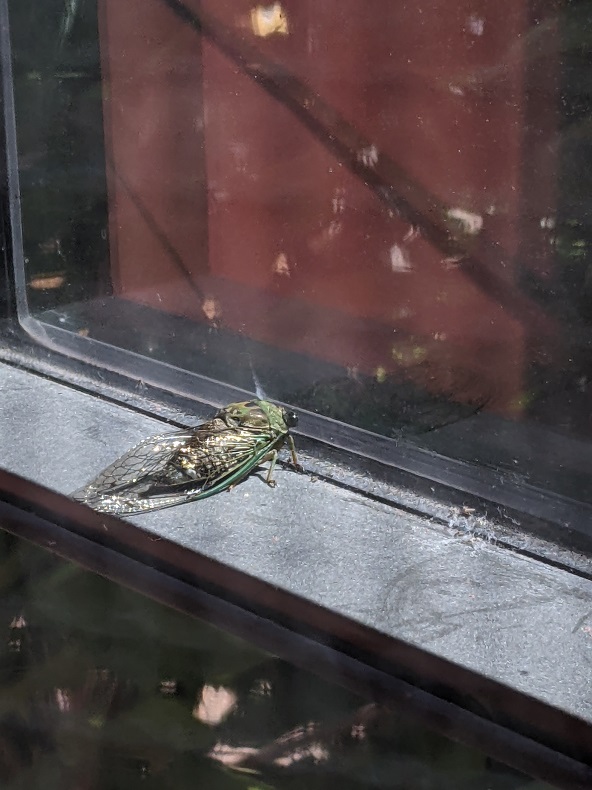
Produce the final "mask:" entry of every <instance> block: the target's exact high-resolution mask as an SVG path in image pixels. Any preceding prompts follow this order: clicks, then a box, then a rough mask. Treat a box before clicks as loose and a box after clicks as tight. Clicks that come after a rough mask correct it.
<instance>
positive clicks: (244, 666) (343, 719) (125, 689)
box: [0, 532, 550, 790]
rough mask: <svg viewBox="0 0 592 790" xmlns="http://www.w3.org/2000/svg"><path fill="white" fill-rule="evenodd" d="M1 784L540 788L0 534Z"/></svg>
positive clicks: (178, 788) (104, 788)
mask: <svg viewBox="0 0 592 790" xmlns="http://www.w3.org/2000/svg"><path fill="white" fill-rule="evenodd" d="M0 591H1V595H0V600H1V601H2V607H1V628H2V629H3V639H2V640H1V643H0V684H1V692H2V693H1V698H2V716H1V718H0V746H1V749H0V779H1V781H2V787H4V788H7V790H8V788H12V789H14V790H16V788H27V790H35V789H36V788H44V790H48V789H49V790H52V789H53V788H56V789H57V788H64V787H84V788H89V790H90V788H97V790H98V789H99V788H100V789H101V790H111V789H112V788H113V790H115V789H116V788H117V790H120V788H124V787H125V788H135V787H142V788H159V790H161V789H162V788H175V790H182V789H183V788H192V789H193V788H196V787H208V788H233V787H237V788H238V787H243V788H253V789H254V788H258V789H259V788H260V789H261V790H263V788H267V790H271V788H278V790H279V789H280V788H292V790H296V788H307V790H309V789H310V788H324V787H334V786H336V784H337V786H339V787H343V788H345V789H346V790H347V789H351V790H355V789H356V788H359V789H360V790H362V788H364V790H366V789H367V788H372V787H373V788H407V787H414V788H418V790H429V789H430V788H434V790H436V789H437V790H445V789H446V788H450V790H452V789H453V788H454V790H463V789H466V790H469V789H471V790H482V788H485V787H487V788H490V790H518V788H521V789H522V790H527V789H528V790H547V789H550V785H547V784H545V783H542V782H538V781H533V780H531V779H529V778H528V777H526V776H524V775H522V774H520V773H518V772H516V771H514V770H512V769H510V768H507V767H504V766H503V765H501V764H500V763H496V762H493V761H492V760H490V759H488V758H487V757H485V756H484V755H483V754H480V753H479V752H476V751H474V750H471V749H468V748H465V747H463V746H460V745H458V744H456V743H453V742H451V741H448V740H447V739H445V738H444V737H442V736H440V735H436V734H434V733H433V732H430V731H429V730H428V729H427V728H424V727H421V726H419V725H417V724H416V723H414V722H412V721H408V720H406V719H404V718H403V717H402V715H400V714H398V713H397V712H396V711H389V710H387V709H386V708H384V707H382V706H380V705H377V704H368V703H367V701H365V700H363V699H361V698H359V697H357V696H356V695H355V694H353V693H351V692H349V691H346V690H345V689H343V688H341V687H340V686H339V685H333V684H330V683H327V682H326V681H324V680H321V679H320V678H318V677H316V676H315V675H313V674H311V673H309V672H305V671H304V670H300V669H298V668H296V667H294V666H292V665H291V664H289V663H287V662H285V661H282V660H280V659H278V658H275V657H274V656H272V655H269V654H267V653H264V652H263V651H261V650H259V649H257V648H254V647H253V646H251V645H249V644H247V643H245V642H243V641H241V640H240V639H238V638H235V637H232V636H229V635H228V634H225V633H224V632H223V631H221V630H220V629H218V628H216V627H214V626H211V625H209V624H205V623H202V622H200V621H197V620H193V619H191V618H190V617H188V616H186V615H183V614H180V613H179V612H176V611H173V610H170V609H166V608H165V607H163V606H161V605H160V604H157V603H154V602H153V601H150V600H147V599H145V598H143V597H142V596H140V595H138V594H137V593H134V592H131V591H130V590H127V589H125V588H122V587H119V586H117V585H116V584H114V583H112V582H109V581H107V580H105V579H104V578H102V577H100V576H95V575H94V574H91V573H89V572H86V571H83V570H81V569H80V568H78V567H77V566H75V565H73V564H71V563H69V562H66V561H64V560H61V559H58V558H56V557H54V556H52V555H49V554H47V553H46V552H44V551H42V550H41V549H39V548H37V547H34V546H32V545H30V544H28V543H25V542H24V541H21V540H19V539H17V538H15V537H13V536H11V535H8V534H6V533H4V532H0Z"/></svg>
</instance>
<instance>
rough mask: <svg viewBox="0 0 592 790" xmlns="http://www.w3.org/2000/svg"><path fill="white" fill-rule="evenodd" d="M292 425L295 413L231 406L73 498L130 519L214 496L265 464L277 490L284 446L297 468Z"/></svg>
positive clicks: (138, 451) (152, 445)
mask: <svg viewBox="0 0 592 790" xmlns="http://www.w3.org/2000/svg"><path fill="white" fill-rule="evenodd" d="M297 422H298V417H297V416H296V414H294V412H292V411H288V410H286V409H283V408H280V407H279V406H274V404H273V403H269V401H265V400H252V401H245V402H243V403H231V404H230V405H229V406H226V407H225V408H223V409H221V410H220V411H219V412H218V413H217V414H216V415H215V416H214V417H213V418H212V419H211V420H209V421H208V422H205V423H203V424H202V425H198V426H197V427H196V428H191V429H188V430H183V431H176V432H174V433H166V434H161V435H159V436H152V437H150V438H149V439H146V440H145V441H143V442H141V443H140V444H139V445H137V447H134V448H133V449H132V450H129V451H128V452H127V453H125V454H124V455H122V456H121V458H118V459H117V461H114V462H113V463H112V464H111V465H110V466H108V467H107V468H106V469H104V470H103V471H102V472H100V473H99V474H98V475H97V477H95V478H94V479H93V480H91V481H90V482H89V483H87V484H86V485H85V486H83V487H82V488H80V489H78V490H77V491H75V492H74V493H73V494H72V495H71V496H72V497H73V498H74V499H77V500H79V501H80V502H84V503H86V504H87V505H89V506H90V507H92V508H94V509H95V510H98V511H99V512H101V513H114V514H116V515H118V516H129V515H133V514H137V513H144V512H146V511H148V510H159V509H161V508H165V507H172V506H173V505H180V504H183V503H184V502H191V501H193V500H196V499H205V498H206V497H209V496H213V495H214V494H217V493H219V492H220V491H224V490H225V489H229V488H231V487H232V486H234V485H235V484H236V483H238V482H239V481H240V480H242V479H243V478H244V477H246V476H247V475H248V474H249V473H250V472H252V471H253V470H254V469H255V468H256V467H257V466H259V465H260V464H263V463H265V462H269V469H268V472H267V478H266V481H267V484H268V485H270V486H275V480H274V479H273V470H274V467H275V463H276V460H277V455H278V450H279V449H280V448H281V447H282V445H284V444H286V443H287V445H288V447H289V449H290V452H291V455H292V463H293V465H294V467H295V468H296V469H300V466H299V464H298V460H297V458H296V448H295V447H294V440H293V438H292V436H291V435H290V428H293V427H294V426H295V425H296V424H297Z"/></svg>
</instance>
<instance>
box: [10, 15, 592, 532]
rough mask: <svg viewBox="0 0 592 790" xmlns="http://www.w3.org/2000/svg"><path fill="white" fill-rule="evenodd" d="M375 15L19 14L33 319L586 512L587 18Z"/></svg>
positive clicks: (460, 473) (93, 344)
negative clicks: (576, 506)
mask: <svg viewBox="0 0 592 790" xmlns="http://www.w3.org/2000/svg"><path fill="white" fill-rule="evenodd" d="M375 5H376V7H374V6H373V7H372V10H370V9H369V7H368V5H367V4H366V3H350V4H349V5H347V7H346V6H344V4H343V3H342V2H333V0H325V1H324V2H322V3H318V2H304V3H303V2H288V1H287V2H284V3H279V2H277V3H275V2H274V3H269V4H256V3H252V2H239V3H220V2H216V3H214V2H211V3H210V2H205V3H201V4H200V5H199V7H198V5H197V4H196V3H192V2H190V0H187V2H184V1H183V0H149V2H145V1H144V0H142V2H140V0H137V1H135V2H126V3H120V2H116V1H115V0H98V2H97V0H80V1H79V2H76V3H66V4H64V3H62V2H61V0H60V1H59V2H58V0H55V2H50V1H49V0H48V1H47V2H43V3H32V2H22V1H21V0H19V2H18V3H17V2H14V3H9V10H10V35H11V52H12V54H11V63H12V75H13V79H14V107H15V120H16V147H15V149H13V151H12V153H13V154H15V153H16V157H17V158H16V161H15V162H13V166H14V167H15V168H16V169H18V179H19V181H18V184H19V189H20V200H21V210H22V248H21V247H20V245H17V248H16V251H15V252H16V266H17V282H18V303H19V315H20V319H21V322H22V323H23V325H24V326H25V327H26V328H27V330H28V331H29V332H30V333H31V334H32V335H33V336H35V337H36V338H38V339H39V340H40V341H41V342H42V343H51V344H54V345H56V344H57V345H58V346H60V347H62V348H63V349H64V350H65V351H66V352H67V353H70V354H74V355H77V356H81V357H84V358H86V359H91V360H95V361H97V362H98V363H99V364H102V365H107V366H110V367H115V368H119V369H124V370H127V371H128V372H129V373H130V374H131V375H132V376H136V377H139V378H142V379H143V380H146V381H158V382H159V383H161V384H163V385H164V386H165V387H167V386H173V387H174V388H177V389H182V390H185V391H186V392H191V394H192V395H195V394H197V395H198V396H199V393H200V387H203V382H204V381H205V380H210V381H212V380H214V381H217V382H221V383H222V384H223V385H227V387H228V388H227V389H221V390H216V392H217V393H218V395H217V396H218V398H219V399H220V400H221V401H224V400H226V401H228V400H233V399H237V397H238V392H237V390H238V391H240V392H241V393H243V392H248V393H252V392H259V393H260V394H261V393H264V394H265V395H266V396H267V397H269V398H271V399H274V400H278V401H282V402H286V403H290V404H292V405H293V406H296V407H297V408H299V409H301V410H303V412H304V413H305V414H307V415H308V421H307V419H306V418H305V420H304V421H303V425H304V430H305V431H308V432H309V433H316V434H318V433H319V432H321V433H324V435H326V436H328V437H331V438H332V440H333V441H336V439H335V436H334V433H335V432H334V431H333V429H332V427H331V426H332V425H333V424H332V423H329V424H327V423H324V422H323V420H320V421H319V420H316V421H315V419H314V418H313V417H311V415H312V414H316V415H321V416H322V417H328V418H332V419H333V420H337V421H338V422H340V423H343V424H346V425H348V426H351V431H350V433H349V434H348V436H349V438H345V439H342V440H341V441H342V445H344V446H346V447H347V446H348V445H349V446H353V445H355V444H356V443H359V440H358V439H356V438H355V437H356V429H363V430H365V431H370V432H371V433H373V434H376V435H377V440H376V442H374V445H373V449H372V450H371V454H373V455H377V456H378V457H379V458H380V459H381V460H386V461H387V462H389V463H393V464H394V465H395V466H396V465H397V464H399V465H404V463H407V465H408V466H409V468H410V470H411V471H412V472H416V471H417V470H418V469H420V468H421V469H423V473H424V474H428V476H430V475H431V477H433V478H437V477H438V475H439V472H438V469H440V468H441V467H442V463H441V457H442V456H444V457H446V458H447V459H448V462H449V467H448V468H450V469H452V470H453V476H455V477H454V480H455V482H454V485H457V486H458V487H460V488H461V489H464V490H467V491H470V490H471V486H472V485H473V483H471V474H472V473H471V472H470V468H479V469H481V470H482V471H483V470H485V471H484V474H485V477H484V480H485V481H486V484H485V488H486V489H487V490H488V492H489V496H490V497H492V498H493V499H494V500H495V499H496V497H497V499H498V501H502V500H504V497H505V500H504V501H502V504H507V501H506V500H508V499H511V498H512V495H511V494H509V493H508V491H512V490H514V491H515V490H517V489H520V490H521V491H522V492H523V493H524V492H527V495H525V500H524V501H526V500H528V503H527V504H525V505H524V507H525V508H526V509H527V510H528V509H529V508H531V509H533V508H534V511H537V512H536V515H538V516H539V517H542V518H549V519H550V520H551V521H556V522H560V523H562V524H564V525H565V523H566V521H569V520H570V519H569V518H566V516H565V508H566V502H567V504H568V505H569V503H570V501H571V502H572V504H573V505H574V506H575V503H576V501H577V502H580V503H585V504H584V506H583V509H582V506H580V509H579V510H577V508H576V511H577V514H578V515H577V516H574V520H579V521H584V520H586V516H587V515H588V509H587V508H588V506H589V505H590V504H591V501H590V500H591V497H592V486H591V481H590V475H589V469H590V468H591V464H590V461H591V459H592V454H591V449H590V435H591V434H590V431H591V428H590V420H589V411H590V410H589V408H588V400H589V393H588V388H589V373H590V366H589V359H588V357H589V351H588V346H589V338H588V335H589V330H590V327H589V324H590V309H589V305H588V301H589V299H588V296H589V294H588V291H589V282H588V281H589V279H590V278H589V276H588V267H589V252H588V246H589V239H588V236H589V233H588V224H589V223H588V219H587V215H588V202H587V195H588V188H587V183H588V182H587V177H586V175H585V173H586V172H587V167H586V164H585V163H586V162H587V158H588V154H589V151H588V148H589V146H588V142H587V140H588V137H587V132H586V129H587V126H586V123H587V117H588V103H587V94H586V88H585V84H586V78H587V77H586V75H587V74H588V68H589V67H588V64H587V60H586V58H587V54H586V53H587V46H588V43H587V33H586V31H587V28H586V26H585V25H584V24H583V23H582V20H583V19H586V18H587V15H588V14H589V12H590V9H589V4H588V3H587V2H579V3H568V4H565V5H563V6H562V8H561V9H557V8H556V6H555V5H554V4H552V3H548V4H545V3H538V4H535V3H532V2H528V1H527V0H520V2H515V0H512V1H511V2H510V1H509V0H508V2H501V3H500V2H497V3H479V4H476V5H475V6H474V7H473V5H471V4H467V3H461V2H459V3H456V4H453V5H452V6H451V5H450V4H447V5H446V9H444V8H443V7H442V6H441V5H440V4H438V3H429V4H427V5H425V4H423V5H420V6H408V5H406V4H402V3H399V4H392V3H386V2H385V3H378V4H375ZM346 41H347V42H348V43H347V45H346V44H345V42H346ZM6 59H7V60H8V56H7V58H6ZM5 65H6V64H5ZM13 176H14V178H15V179H16V177H17V173H16V170H15V171H13ZM13 188H15V189H16V180H15V181H14V184H13ZM16 211H17V207H16V205H15V212H16ZM16 219H17V224H18V221H19V219H20V215H19V216H18V217H16ZM129 352H133V354H132V355H130V353H129ZM138 355H139V356H138ZM147 360H152V361H153V362H154V364H149V363H148V362H147ZM163 366H165V367H163ZM181 372H184V375H183V376H182V377H181V378H180V379H177V378H176V376H178V375H180V373H181ZM185 373H188V374H189V375H185ZM195 377H197V378H195ZM199 377H202V378H201V379H200V378H199ZM202 394H203V393H202ZM234 396H237V397H234ZM311 420H312V421H311ZM358 433H359V432H358ZM380 436H383V437H386V438H387V440H388V441H382V442H381V441H378V437H380ZM352 437H354V438H352ZM363 441H365V440H363ZM467 464H468V465H469V472H467V471H466V469H467ZM426 468H428V472H426ZM430 469H431V472H430V471H429V470H430ZM549 495H552V497H554V499H553V501H552V502H551V504H550V502H549ZM555 495H557V496H555ZM537 503H538V504H537ZM557 508H558V510H557ZM555 510H557V513H558V514H555ZM576 511H574V512H576Z"/></svg>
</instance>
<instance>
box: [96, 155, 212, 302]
mask: <svg viewBox="0 0 592 790" xmlns="http://www.w3.org/2000/svg"><path fill="white" fill-rule="evenodd" d="M105 159H106V162H107V166H108V168H109V169H110V170H111V172H112V173H113V175H114V176H115V178H116V179H117V181H119V183H120V184H121V186H122V188H123V190H124V191H125V193H126V194H127V196H128V197H129V199H130V200H131V202H132V203H133V204H134V206H135V208H136V210H137V211H138V213H139V214H140V216H141V217H142V219H143V220H144V222H145V223H146V225H147V226H148V228H149V229H150V232H151V233H152V234H153V236H154V237H155V238H156V239H157V240H158V242H159V243H160V244H161V245H162V247H163V248H164V250H165V252H166V253H167V254H168V256H169V257H170V258H171V260H172V261H173V263H174V264H175V266H176V267H177V269H178V270H179V271H180V272H181V274H182V275H183V278H184V279H185V281H186V282H187V284H188V285H189V287H190V288H191V290H192V291H193V292H194V293H195V294H196V295H197V297H198V299H199V300H200V301H201V302H202V303H203V301H204V293H203V291H202V290H201V288H200V287H199V285H198V284H197V283H196V282H195V280H194V279H193V277H192V275H191V272H190V271H189V269H188V268H187V267H186V265H185V261H184V260H183V258H182V257H181V255H180V253H179V251H178V250H177V248H176V247H175V246H174V245H173V243H172V241H171V240H170V239H169V237H168V235H167V234H166V233H165V231H164V230H163V229H162V227H161V226H160V225H159V224H158V222H157V220H156V218H155V217H154V215H153V214H152V212H151V211H150V210H149V209H148V207H147V206H146V204H145V203H144V201H143V200H142V199H141V198H140V197H139V195H138V194H137V192H136V191H135V190H134V189H132V187H131V186H130V185H129V184H128V182H127V180H126V179H125V178H124V176H123V175H122V174H121V173H120V172H119V170H118V169H117V167H116V165H115V162H114V161H113V158H112V157H111V155H110V154H108V153H106V154H105Z"/></svg>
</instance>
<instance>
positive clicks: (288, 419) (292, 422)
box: [284, 409, 298, 428]
mask: <svg viewBox="0 0 592 790" xmlns="http://www.w3.org/2000/svg"><path fill="white" fill-rule="evenodd" d="M284 422H285V423H286V425H287V426H288V428H295V427H296V426H297V425H298V415H297V414H296V412H295V411H286V410H285V409H284Z"/></svg>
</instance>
